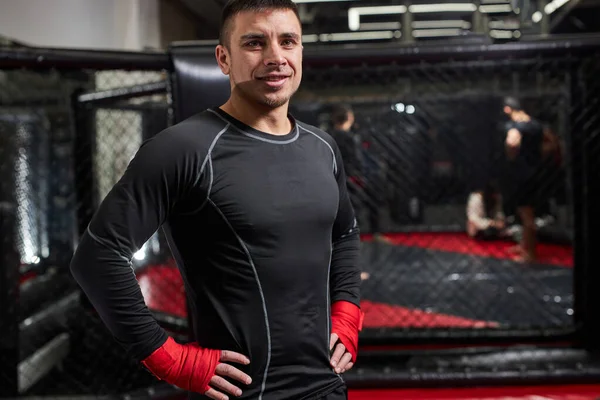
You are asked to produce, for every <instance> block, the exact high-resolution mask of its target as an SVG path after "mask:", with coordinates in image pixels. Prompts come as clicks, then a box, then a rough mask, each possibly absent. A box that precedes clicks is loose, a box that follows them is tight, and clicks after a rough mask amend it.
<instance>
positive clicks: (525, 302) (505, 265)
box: [361, 242, 573, 328]
mask: <svg viewBox="0 0 600 400" xmlns="http://www.w3.org/2000/svg"><path fill="white" fill-rule="evenodd" d="M362 246H363V247H362V260H361V261H362V266H363V268H364V270H366V271H368V272H370V274H371V277H370V279H368V280H366V281H364V282H363V286H362V296H363V299H365V300H371V301H375V302H383V303H388V304H393V305H399V306H403V307H408V308H415V309H419V310H424V311H430V312H434V313H443V314H450V315H455V316H460V317H464V318H470V319H477V320H485V321H493V322H497V323H499V324H500V325H502V326H511V327H536V328H537V327H558V326H564V325H570V324H572V323H573V270H572V269H570V268H562V267H556V266H549V265H524V264H519V263H516V262H513V261H510V260H502V259H495V258H486V257H479V256H473V255H469V254H458V253H449V252H444V251H438V250H429V249H425V248H419V247H405V246H394V245H389V244H385V243H377V242H365V243H363V244H362Z"/></svg>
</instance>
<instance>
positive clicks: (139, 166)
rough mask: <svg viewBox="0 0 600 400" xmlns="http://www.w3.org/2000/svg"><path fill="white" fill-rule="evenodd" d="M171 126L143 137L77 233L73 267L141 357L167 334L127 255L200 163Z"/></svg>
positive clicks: (118, 334)
mask: <svg viewBox="0 0 600 400" xmlns="http://www.w3.org/2000/svg"><path fill="white" fill-rule="evenodd" d="M191 149H193V146H192V145H191V144H189V143H186V141H185V140H184V138H182V135H179V134H178V132H177V131H173V130H172V129H169V130H166V131H163V132H161V133H159V134H158V135H156V136H155V137H154V138H152V139H150V140H148V141H146V142H144V143H143V144H142V146H141V147H140V149H139V150H138V152H137V153H136V155H135V156H134V158H133V159H132V161H131V162H130V164H129V165H128V167H127V169H126V171H125V173H124V175H123V176H122V177H121V179H120V180H119V181H118V182H117V184H116V185H115V186H114V187H113V188H112V190H111V191H110V192H109V193H108V195H107V196H106V197H105V199H104V200H103V201H102V203H101V205H100V207H99V209H98V210H97V212H96V213H95V215H94V216H93V218H92V220H91V222H90V224H89V226H88V228H87V230H86V231H85V233H84V234H83V235H82V237H81V240H80V243H79V245H78V246H77V249H76V251H75V254H74V256H73V259H72V261H71V265H70V269H71V272H72V274H73V276H74V278H75V280H76V281H77V283H78V284H79V285H80V287H81V288H82V290H83V291H84V293H85V294H86V296H87V297H88V299H89V300H90V302H91V304H92V305H93V307H94V308H95V309H96V311H97V312H98V314H99V316H100V318H101V319H102V321H103V323H104V324H105V325H106V326H107V328H108V329H109V331H110V332H111V333H112V335H113V336H114V338H115V339H116V341H117V342H118V343H119V344H121V345H122V346H123V347H124V348H125V349H126V350H127V351H128V352H129V353H130V354H131V356H132V357H134V358H135V359H136V360H138V361H141V360H143V359H144V358H146V357H147V356H148V355H150V354H151V353H152V352H153V351H154V350H156V349H157V348H158V347H160V346H161V345H162V344H163V343H164V342H165V341H166V339H167V333H166V332H165V331H164V330H163V329H162V328H161V327H160V326H159V325H158V323H157V322H156V320H155V319H154V318H153V316H152V315H151V313H150V311H149V310H148V308H147V306H146V304H145V301H144V298H143V295H142V292H141V289H140V286H139V284H138V282H137V279H136V276H135V273H134V270H133V268H132V264H131V260H132V257H133V254H134V253H135V252H136V251H137V250H139V249H140V248H141V247H142V245H143V244H144V243H145V242H146V241H147V240H148V239H149V238H150V237H151V236H152V235H153V234H154V232H156V231H157V229H158V228H159V227H160V226H161V225H162V224H163V223H164V222H165V221H166V220H167V218H168V217H169V215H170V214H171V213H172V212H174V210H175V209H176V208H177V207H178V206H179V204H180V203H181V202H183V201H184V199H185V198H186V196H188V195H190V191H191V188H192V187H193V186H194V184H195V183H197V182H198V178H199V176H200V174H201V172H200V171H201V165H199V164H200V162H198V160H197V158H198V157H196V156H195V154H194V152H193V151H192V150H191Z"/></svg>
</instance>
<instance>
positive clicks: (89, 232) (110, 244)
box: [87, 226, 131, 263]
mask: <svg viewBox="0 0 600 400" xmlns="http://www.w3.org/2000/svg"><path fill="white" fill-rule="evenodd" d="M87 232H88V235H90V237H91V238H92V239H93V240H94V241H95V242H97V243H98V244H100V245H102V246H105V247H107V248H108V249H110V250H112V251H114V252H115V253H117V255H118V256H119V257H120V258H122V259H123V260H125V261H127V263H131V258H127V257H126V256H124V255H123V254H122V253H121V252H119V250H118V249H115V248H114V246H113V245H112V243H110V242H109V241H108V240H104V239H102V238H100V237H98V236H96V235H95V234H94V233H92V230H91V229H90V227H89V226H88V227H87Z"/></svg>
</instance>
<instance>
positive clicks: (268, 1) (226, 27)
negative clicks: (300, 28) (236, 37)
mask: <svg viewBox="0 0 600 400" xmlns="http://www.w3.org/2000/svg"><path fill="white" fill-rule="evenodd" d="M273 9H279V10H292V11H293V12H294V14H296V17H298V21H300V25H302V22H301V20H300V14H299V13H298V6H297V5H296V3H294V2H293V1H292V0H229V1H228V2H227V4H226V5H225V7H224V8H223V12H222V14H221V30H220V32H219V44H221V45H223V46H227V45H228V37H229V34H230V33H231V29H230V26H231V20H232V19H233V17H235V16H236V15H237V14H239V13H241V12H244V11H254V12H261V11H264V10H273Z"/></svg>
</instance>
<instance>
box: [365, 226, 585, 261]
mask: <svg viewBox="0 0 600 400" xmlns="http://www.w3.org/2000/svg"><path fill="white" fill-rule="evenodd" d="M385 237H386V238H388V239H389V240H390V242H391V243H392V244H396V245H402V246H415V247H422V248H427V249H432V250H440V251H448V252H452V253H462V254H472V255H474V256H481V257H493V258H502V259H511V258H512V255H511V254H510V253H509V251H508V249H509V248H510V247H512V246H514V245H515V243H513V242H508V241H499V240H498V241H489V242H487V241H486V242H484V241H477V240H474V239H471V238H470V237H469V236H468V235H467V234H466V233H429V232H411V233H390V234H386V235H385ZM363 240H371V235H363ZM537 253H538V257H539V263H541V264H549V265H556V266H561V267H573V248H572V246H566V245H556V244H547V243H539V244H538V245H537Z"/></svg>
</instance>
